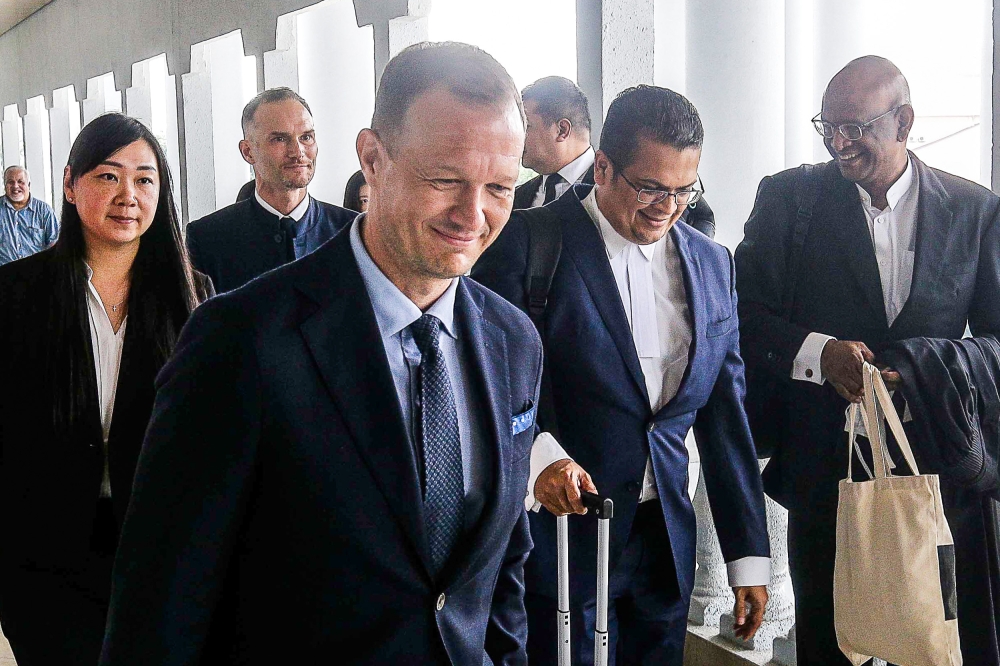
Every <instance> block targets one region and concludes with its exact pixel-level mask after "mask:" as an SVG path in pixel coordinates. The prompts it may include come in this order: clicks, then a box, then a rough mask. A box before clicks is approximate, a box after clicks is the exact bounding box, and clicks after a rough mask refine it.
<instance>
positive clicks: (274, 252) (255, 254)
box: [187, 196, 357, 294]
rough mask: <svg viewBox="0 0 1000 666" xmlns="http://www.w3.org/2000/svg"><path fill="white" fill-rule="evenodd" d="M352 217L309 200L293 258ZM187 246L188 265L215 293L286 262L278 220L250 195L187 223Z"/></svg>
mask: <svg viewBox="0 0 1000 666" xmlns="http://www.w3.org/2000/svg"><path fill="white" fill-rule="evenodd" d="M355 217H357V213H355V212H354V211H352V210H347V209H346V208H341V207H340V206H334V205H333V204H328V203H324V202H322V201H317V200H316V199H311V200H310V203H309V210H308V211H307V212H306V216H305V217H304V218H303V219H302V223H303V226H304V227H305V228H304V229H302V231H300V232H299V233H298V235H297V236H296V237H295V246H296V247H295V256H297V257H301V256H304V255H306V254H308V253H310V252H312V251H314V250H315V249H316V248H318V247H319V246H320V245H322V244H323V243H325V242H326V241H328V240H330V239H331V238H333V237H334V235H336V234H337V232H339V231H340V230H341V229H343V228H345V227H346V226H347V225H348V224H350V222H351V221H352V220H353V219H354V218H355ZM187 246H188V252H189V253H190V254H191V263H192V264H193V265H194V267H195V268H197V269H198V270H199V271H201V272H202V273H204V274H205V275H208V276H209V277H210V278H212V283H213V284H214V285H215V290H216V291H217V292H219V293H220V294H221V293H222V292H225V291H231V290H233V289H236V288H237V287H242V286H243V285H245V284H246V283H247V282H249V281H250V280H252V279H254V278H255V277H257V276H258V275H263V274H264V273H266V272H267V271H269V270H272V269H274V268H277V267H278V266H281V265H283V264H286V263H288V257H287V256H286V250H285V237H284V235H283V234H282V231H281V224H280V222H279V221H278V218H277V217H276V216H275V215H273V214H272V213H269V212H268V211H266V210H264V207H263V206H261V205H260V203H259V202H258V201H257V197H254V196H251V197H250V198H249V199H246V200H244V201H238V202H236V203H234V204H232V205H230V206H226V207H225V208H220V209H219V210H217V211H215V212H214V213H212V214H211V215H206V216H205V217H203V218H201V219H200V220H195V221H194V222H192V223H191V224H189V225H188V226H187Z"/></svg>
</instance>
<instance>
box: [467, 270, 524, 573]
mask: <svg viewBox="0 0 1000 666" xmlns="http://www.w3.org/2000/svg"><path fill="white" fill-rule="evenodd" d="M483 300H484V299H483V297H482V294H477V295H476V296H473V294H472V292H471V291H470V290H469V288H468V286H467V283H466V281H465V279H464V278H463V279H462V280H461V282H460V283H459V285H458V294H457V295H456V299H455V316H456V317H457V319H458V322H459V331H460V334H461V335H462V344H463V345H464V349H465V350H466V353H467V354H468V355H467V356H466V360H467V361H468V362H471V366H472V373H471V375H472V379H473V381H474V382H475V384H476V386H474V387H473V388H472V391H473V395H475V396H476V400H477V403H478V404H479V405H480V406H481V407H483V408H484V409H483V410H482V413H483V414H485V415H486V416H487V418H488V422H484V423H483V424H482V427H483V430H482V432H483V433H484V434H485V435H486V436H487V437H488V441H487V442H485V445H486V446H488V447H489V451H490V453H491V455H492V459H493V463H494V464H493V476H492V481H493V492H491V493H490V494H489V498H488V499H487V501H486V503H485V505H484V506H483V513H482V515H481V516H480V518H479V521H478V522H477V523H476V526H475V527H474V528H473V529H472V531H471V533H470V534H468V535H467V538H466V539H464V540H463V542H464V544H465V547H464V549H463V552H462V554H461V557H460V558H459V559H458V560H456V562H457V566H456V567H455V572H454V574H453V575H454V579H455V580H465V579H467V578H468V577H470V576H471V573H472V572H473V571H476V570H477V568H478V567H477V563H478V562H479V561H480V560H481V559H483V558H484V557H487V556H489V555H490V553H491V552H492V551H493V550H494V549H493V548H491V547H489V546H488V544H487V543H486V542H487V541H489V540H492V539H493V538H494V537H495V536H496V524H497V521H499V520H500V519H501V518H502V517H503V514H504V512H505V510H506V508H507V507H508V505H509V502H510V501H511V496H512V495H511V489H510V487H509V486H510V480H511V479H510V465H511V463H512V462H513V461H512V460H511V459H510V457H511V445H512V439H513V434H512V432H511V425H510V419H511V415H512V414H513V411H512V405H511V404H510V376H509V368H508V364H507V359H508V354H507V337H506V335H504V332H503V331H502V330H501V329H500V328H499V327H498V326H497V325H495V324H493V323H492V322H491V321H490V319H489V317H488V315H487V313H484V311H483V308H484V304H483ZM475 417H476V414H473V418H475Z"/></svg>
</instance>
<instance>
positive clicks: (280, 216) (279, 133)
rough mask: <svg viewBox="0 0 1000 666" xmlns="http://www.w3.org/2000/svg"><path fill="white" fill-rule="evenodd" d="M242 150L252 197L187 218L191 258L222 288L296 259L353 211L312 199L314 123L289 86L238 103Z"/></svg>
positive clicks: (316, 149)
mask: <svg viewBox="0 0 1000 666" xmlns="http://www.w3.org/2000/svg"><path fill="white" fill-rule="evenodd" d="M243 137H244V138H243V140H242V141H240V154H242V155H243V159H244V160H246V161H247V163H248V164H250V165H252V166H253V169H254V179H255V181H256V187H255V191H254V194H253V196H251V197H249V198H248V199H246V200H242V201H238V202H237V203H235V204H233V205H231V206H226V207H225V208H222V209H221V210H218V211H216V212H214V213H212V214H211V215H207V216H205V217H203V218H201V219H200V220H196V221H194V222H192V223H191V224H190V225H188V228H187V238H188V241H187V242H188V250H189V251H190V252H191V262H192V263H193V264H194V266H195V267H196V268H197V269H198V270H200V271H201V272H203V273H205V274H207V275H209V276H211V278H212V282H213V283H214V284H215V288H216V289H217V290H218V291H219V293H222V292H224V291H230V290H232V289H236V288H237V287H241V286H243V285H244V284H246V283H247V282H249V281H250V280H252V279H254V278H255V277H257V276H258V275H261V274H262V273H265V272H267V271H269V270H271V269H272V268H277V267H278V266H281V265H282V264H286V263H288V262H289V261H294V260H296V259H300V258H302V257H303V256H305V255H306V254H309V253H310V252H312V251H313V250H315V249H316V248H318V247H319V246H320V245H322V244H323V243H325V242H326V241H328V240H329V239H330V238H332V237H333V236H334V234H336V233H337V232H338V231H340V230H341V229H343V228H344V227H346V226H347V225H348V223H350V221H351V220H353V219H354V216H355V213H354V212H352V211H349V210H346V209H344V208H341V207H339V206H334V205H332V204H328V203H324V202H322V201H317V200H316V199H314V198H312V197H311V196H309V192H308V187H309V183H310V182H312V179H313V176H314V175H315V173H316V156H317V154H318V152H319V147H318V145H317V143H316V130H315V129H314V127H313V118H312V111H311V110H310V109H309V104H308V103H307V102H306V101H305V100H304V99H303V98H302V97H301V96H299V95H298V94H297V93H296V92H295V91H293V90H291V89H290V88H271V89H269V90H265V91H264V92H262V93H260V94H259V95H257V96H256V97H254V98H253V99H252V100H250V102H249V103H248V104H247V105H246V107H245V108H244V109H243Z"/></svg>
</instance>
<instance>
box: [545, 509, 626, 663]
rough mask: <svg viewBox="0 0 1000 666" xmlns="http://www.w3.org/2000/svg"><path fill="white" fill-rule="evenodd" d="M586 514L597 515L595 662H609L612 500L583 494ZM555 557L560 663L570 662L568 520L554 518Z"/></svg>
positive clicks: (562, 517) (560, 517)
mask: <svg viewBox="0 0 1000 666" xmlns="http://www.w3.org/2000/svg"><path fill="white" fill-rule="evenodd" d="M582 499H583V505H584V506H585V507H587V509H588V515H592V516H594V517H595V518H597V622H596V623H595V627H594V666H607V664H608V553H609V551H610V542H611V518H612V517H613V516H614V512H615V504H614V502H612V501H611V498H609V497H601V496H600V495H595V494H594V493H583V494H582ZM556 541H557V544H556V559H557V561H558V567H559V599H558V604H557V606H558V610H557V611H556V621H557V622H558V623H559V624H558V626H559V666H570V632H569V616H570V611H569V521H568V520H567V517H566V516H559V517H557V518H556Z"/></svg>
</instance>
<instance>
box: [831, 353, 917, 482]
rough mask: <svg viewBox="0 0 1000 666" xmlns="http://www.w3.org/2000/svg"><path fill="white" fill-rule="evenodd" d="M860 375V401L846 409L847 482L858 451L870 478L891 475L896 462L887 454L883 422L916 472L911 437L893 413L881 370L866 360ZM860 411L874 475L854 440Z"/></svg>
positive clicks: (892, 406)
mask: <svg viewBox="0 0 1000 666" xmlns="http://www.w3.org/2000/svg"><path fill="white" fill-rule="evenodd" d="M862 377H863V379H864V394H863V396H862V404H861V405H860V406H859V405H857V404H856V403H855V404H852V405H851V407H850V409H849V410H848V419H849V420H850V424H849V435H848V444H847V456H848V457H847V480H848V481H850V480H851V478H852V471H853V470H852V463H853V455H852V452H853V451H857V453H858V459H859V460H860V461H861V465H862V466H863V467H864V469H865V472H866V473H867V474H868V478H869V479H875V478H879V479H884V478H886V477H890V476H892V472H891V470H892V469H893V468H894V467H895V465H893V463H892V458H891V457H890V456H889V448H888V446H887V445H886V441H885V430H884V427H883V423H888V424H889V429H890V430H892V434H893V435H894V436H895V437H896V443H897V444H899V449H900V451H902V453H903V457H904V458H905V459H906V463H907V464H908V465H909V466H910V470H911V471H912V472H913V474H914V475H919V474H920V470H919V469H918V467H917V462H916V460H915V459H914V457H913V450H912V449H911V448H910V440H909V439H908V438H907V436H906V431H904V430H903V423H902V421H900V419H899V414H897V413H896V407H895V406H894V405H893V404H892V398H891V397H890V396H889V390H888V389H887V388H886V387H885V382H884V381H883V380H882V373H881V372H880V371H879V369H878V368H876V367H875V366H873V365H871V364H870V363H865V364H864V366H863V367H862ZM859 411H860V412H861V420H862V422H863V423H864V424H865V431H866V432H867V433H868V441H869V442H870V444H871V447H872V459H873V461H874V462H875V473H874V474H872V471H871V469H869V467H868V465H867V464H866V463H865V459H864V457H863V456H862V455H861V448H860V446H859V445H858V443H857V435H856V433H855V423H856V422H857V414H858V412H859Z"/></svg>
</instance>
